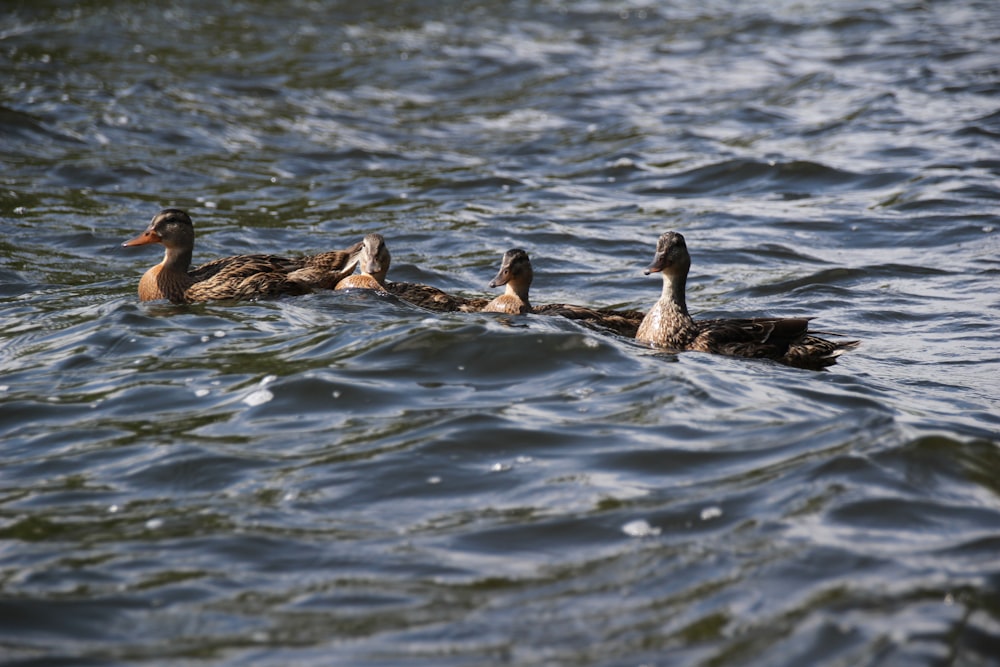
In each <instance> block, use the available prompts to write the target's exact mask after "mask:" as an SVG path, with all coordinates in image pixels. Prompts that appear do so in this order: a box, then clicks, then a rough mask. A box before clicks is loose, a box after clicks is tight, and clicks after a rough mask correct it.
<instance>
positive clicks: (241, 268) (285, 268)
mask: <svg viewBox="0 0 1000 667" xmlns="http://www.w3.org/2000/svg"><path fill="white" fill-rule="evenodd" d="M303 260H304V258H302V257H280V256H278V255H233V256H232V257H221V258H219V259H215V260H212V261H211V262H207V263H205V264H202V265H201V266H199V267H198V268H195V269H190V270H189V271H188V275H189V276H190V277H191V278H192V279H193V280H194V281H195V282H202V281H204V280H213V279H220V280H221V279H223V276H224V277H225V279H235V278H237V277H240V278H246V277H249V276H252V275H254V274H257V273H290V272H291V271H294V270H295V269H298V268H300V267H301V266H302V265H303Z"/></svg>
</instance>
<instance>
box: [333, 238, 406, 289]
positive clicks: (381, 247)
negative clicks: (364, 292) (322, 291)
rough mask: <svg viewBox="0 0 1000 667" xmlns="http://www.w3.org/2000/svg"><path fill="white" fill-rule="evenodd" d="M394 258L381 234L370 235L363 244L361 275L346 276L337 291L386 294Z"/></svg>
mask: <svg viewBox="0 0 1000 667" xmlns="http://www.w3.org/2000/svg"><path fill="white" fill-rule="evenodd" d="M391 262H392V256H391V255H390V254H389V248H388V247H387V246H386V245H385V239H384V238H383V237H382V235H381V234H368V235H366V236H365V238H364V241H362V242H361V252H360V254H359V256H358V265H359V266H360V267H361V273H355V274H352V275H349V276H346V277H344V278H342V279H341V280H340V282H338V283H337V287H336V289H339V290H340V289H373V290H379V291H380V292H385V291H386V289H385V275H386V274H387V273H388V272H389V264H390V263H391Z"/></svg>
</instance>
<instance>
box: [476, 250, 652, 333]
mask: <svg viewBox="0 0 1000 667" xmlns="http://www.w3.org/2000/svg"><path fill="white" fill-rule="evenodd" d="M533 278H534V271H533V270H532V267H531V258H530V257H528V253H527V252H525V251H524V250H522V249H520V248H512V249H511V250H508V251H507V252H506V253H504V256H503V260H502V261H501V264H500V271H499V272H498V273H497V275H496V277H495V278H494V279H493V280H492V281H491V282H490V287H499V286H500V285H505V290H504V293H503V294H501V295H500V296H498V297H497V298H495V299H493V301H491V302H490V303H488V304H487V305H486V306H485V307H483V309H482V310H483V312H488V313H508V314H511V315H524V314H528V313H534V314H536V315H549V316H552V315H555V316H558V317H565V318H567V319H571V320H577V321H578V322H580V323H581V324H584V325H587V326H590V327H591V328H594V327H597V328H601V329H609V330H611V331H614V332H615V333H618V334H621V335H623V336H626V337H628V338H632V337H634V336H635V332H636V329H637V328H638V326H639V322H640V321H641V320H642V317H643V314H642V313H641V312H639V311H635V310H612V309H610V308H589V307H587V306H578V305H575V304H571V303H549V304H544V305H541V306H537V307H533V306H532V305H531V301H530V299H529V294H528V293H529V290H530V288H531V282H532V279H533Z"/></svg>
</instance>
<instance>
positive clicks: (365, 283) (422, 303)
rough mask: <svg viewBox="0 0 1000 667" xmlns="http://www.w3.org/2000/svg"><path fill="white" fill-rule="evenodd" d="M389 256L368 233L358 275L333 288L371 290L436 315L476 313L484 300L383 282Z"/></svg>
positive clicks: (380, 239)
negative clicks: (444, 313) (434, 311)
mask: <svg viewBox="0 0 1000 667" xmlns="http://www.w3.org/2000/svg"><path fill="white" fill-rule="evenodd" d="M391 263H392V255H391V254H390V253H389V246H388V245H387V244H386V242H385V238H384V237H383V236H382V235H381V234H375V233H372V234H368V235H366V236H365V238H364V240H363V241H362V243H361V251H360V253H359V256H358V266H359V268H360V272H359V273H357V274H353V275H349V276H346V277H344V278H342V279H341V280H340V282H338V283H337V286H336V289H338V290H343V289H370V290H377V291H379V292H382V293H387V294H390V295H392V296H394V297H396V298H397V299H399V300H401V301H406V302H407V303H410V304H413V305H415V306H418V307H420V308H425V309H427V310H436V311H439V312H457V311H462V312H470V313H471V312H478V311H480V310H482V308H483V306H484V305H486V303H487V301H488V300H487V299H475V298H471V299H470V298H465V297H461V296H457V295H454V294H448V293H447V292H445V291H444V290H441V289H438V288H437V287H432V286H431V285H425V284H422V283H408V282H395V281H388V280H387V279H386V276H387V274H388V273H389V266H390V264H391Z"/></svg>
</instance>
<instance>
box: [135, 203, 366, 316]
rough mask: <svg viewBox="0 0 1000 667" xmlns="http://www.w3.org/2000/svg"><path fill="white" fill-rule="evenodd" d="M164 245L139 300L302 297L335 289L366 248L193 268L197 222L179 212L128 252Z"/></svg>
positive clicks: (237, 258)
mask: <svg viewBox="0 0 1000 667" xmlns="http://www.w3.org/2000/svg"><path fill="white" fill-rule="evenodd" d="M153 243H159V244H161V245H163V247H164V253H163V261H161V262H160V263H159V264H157V265H156V266H154V267H152V268H151V269H149V270H148V271H146V273H145V274H144V275H143V276H142V279H141V280H140V281H139V300H140V301H155V300H158V299H167V300H169V301H171V302H172V303H192V302H196V301H211V300H217V299H255V298H260V297H276V296H281V295H298V294H306V293H308V292H311V291H312V290H313V289H333V287H334V286H335V285H336V284H337V283H338V282H339V281H340V279H341V278H343V277H344V276H346V275H348V274H350V273H351V272H352V271H353V270H354V267H355V265H356V264H357V263H358V255H359V253H360V252H361V244H360V243H357V244H355V245H354V246H352V247H351V248H348V249H347V250H334V251H330V252H324V253H320V254H318V255H311V256H304V257H280V256H277V255H234V256H232V257H223V258H221V259H216V260H214V261H211V262H208V263H207V264H202V265H201V266H199V267H198V268H195V269H191V268H190V267H191V258H192V255H193V253H194V223H193V222H192V221H191V217H190V216H189V215H188V214H187V213H186V212H184V211H182V210H180V209H177V208H166V209H163V210H162V211H160V212H159V213H157V214H156V215H155V216H153V219H152V220H151V221H150V223H149V226H148V227H146V230H145V231H144V232H143V233H142V234H140V235H139V236H137V237H135V238H134V239H131V240H129V241H126V242H125V243H123V244H122V245H123V246H124V247H133V246H140V245H149V244H153Z"/></svg>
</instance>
